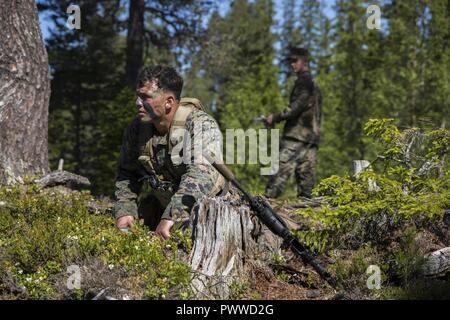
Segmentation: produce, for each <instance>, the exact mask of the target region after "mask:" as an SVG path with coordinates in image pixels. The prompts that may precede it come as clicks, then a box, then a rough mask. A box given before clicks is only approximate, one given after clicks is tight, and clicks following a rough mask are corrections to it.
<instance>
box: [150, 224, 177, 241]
mask: <svg viewBox="0 0 450 320" xmlns="http://www.w3.org/2000/svg"><path fill="white" fill-rule="evenodd" d="M173 224H174V222H173V221H172V220H167V219H162V220H161V222H160V223H159V224H158V226H157V227H156V230H155V233H156V234H157V235H158V236H160V237H162V238H163V239H169V237H170V229H172V226H173Z"/></svg>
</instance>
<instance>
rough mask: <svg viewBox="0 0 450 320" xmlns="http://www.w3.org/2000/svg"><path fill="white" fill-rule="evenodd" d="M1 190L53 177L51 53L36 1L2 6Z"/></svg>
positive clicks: (21, 0)
mask: <svg viewBox="0 0 450 320" xmlns="http://www.w3.org/2000/svg"><path fill="white" fill-rule="evenodd" d="M0 30H1V32H0V184H5V183H11V182H14V181H15V180H16V179H20V177H21V176H23V175H25V174H38V173H39V174H40V173H42V174H43V173H47V172H48V169H49V168H48V152H47V126H48V125H47V121H48V104H49V97H50V81H49V75H48V58H47V52H46V50H45V47H44V43H43V40H42V35H41V31H40V28H39V21H38V16H37V7H36V4H35V2H34V1H33V0H9V1H1V2H0Z"/></svg>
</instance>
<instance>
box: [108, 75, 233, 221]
mask: <svg viewBox="0 0 450 320" xmlns="http://www.w3.org/2000/svg"><path fill="white" fill-rule="evenodd" d="M158 68H159V69H158ZM161 68H168V67H160V66H157V67H153V69H152V70H150V71H148V72H147V73H150V74H151V75H150V76H147V78H150V79H151V78H152V77H155V76H154V75H153V74H156V75H157V77H159V76H160V75H158V74H159V73H161ZM155 69H156V71H155ZM172 70H173V69H172ZM160 77H162V76H160ZM144 81H145V77H144V80H143V82H144ZM179 92H181V89H180V90H179ZM144 99H145V97H144ZM149 101H151V100H149ZM166 106H167V105H166ZM175 107H176V111H175V112H174V116H173V119H171V123H169V124H168V127H169V130H168V131H167V132H165V133H161V132H158V130H157V128H156V126H155V125H154V124H153V123H149V122H148V121H145V119H144V118H145V117H144V118H142V119H140V118H139V117H136V118H135V119H134V120H133V122H132V123H131V124H130V125H129V126H128V127H127V128H126V130H125V132H124V135H123V141H122V147H121V151H120V158H119V164H118V168H117V178H116V184H115V187H116V191H115V196H116V199H117V201H116V205H115V210H114V213H115V217H116V219H120V218H121V217H124V216H132V217H134V218H135V219H138V218H141V219H144V223H145V224H146V225H148V226H149V227H150V228H151V229H153V230H155V229H157V226H158V225H159V224H160V222H161V221H163V220H170V221H173V222H174V223H175V226H178V227H180V226H181V225H182V224H183V223H185V222H186V221H188V220H189V218H190V213H191V210H192V208H193V206H194V204H195V203H196V201H197V200H198V199H200V198H201V197H203V196H214V195H216V194H217V193H218V192H220V191H221V189H222V188H223V186H224V184H225V181H224V179H223V177H222V176H221V175H220V174H219V173H218V172H217V170H215V169H214V168H213V167H212V165H211V164H209V163H208V162H206V161H202V159H201V154H202V153H203V152H205V150H206V149H207V148H209V150H208V151H211V152H213V153H215V154H216V155H217V154H218V152H220V150H221V134H220V130H219V127H218V125H217V123H216V121H215V120H214V119H213V118H212V117H211V116H210V115H209V114H207V113H206V112H204V111H203V110H202V106H201V104H200V102H199V101H198V100H197V99H192V98H188V99H186V98H184V99H181V100H180V101H176V102H175ZM140 110H141V111H142V108H140ZM150 116H151V115H150ZM199 145H201V146H202V147H201V148H198V147H199ZM177 146H178V147H179V146H182V148H178V147H177ZM183 159H184V160H187V161H181V160H183ZM150 173H152V174H154V175H155V176H156V177H157V179H158V181H159V182H161V183H162V184H165V185H166V186H167V185H169V186H170V189H169V190H167V189H164V188H161V189H158V188H152V186H151V185H150V183H149V180H148V179H145V177H146V176H148V175H149V174H150Z"/></svg>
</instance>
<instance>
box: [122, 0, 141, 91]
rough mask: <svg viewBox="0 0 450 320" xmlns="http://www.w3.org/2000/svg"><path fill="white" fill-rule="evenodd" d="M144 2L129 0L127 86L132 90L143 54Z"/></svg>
mask: <svg viewBox="0 0 450 320" xmlns="http://www.w3.org/2000/svg"><path fill="white" fill-rule="evenodd" d="M144 10H145V2H144V0H130V9H129V18H128V35H127V65H126V81H127V85H128V86H129V87H130V88H132V89H134V88H135V87H136V79H137V77H138V73H139V69H140V68H141V66H142V59H143V54H144Z"/></svg>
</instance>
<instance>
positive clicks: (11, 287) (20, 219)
mask: <svg viewBox="0 0 450 320" xmlns="http://www.w3.org/2000/svg"><path fill="white" fill-rule="evenodd" d="M50 190H51V189H50ZM92 200H93V199H92V197H91V196H90V194H89V193H86V192H73V193H69V194H62V193H59V192H51V191H48V190H41V189H40V188H39V187H37V186H36V185H34V184H26V185H16V186H13V187H2V188H0V297H2V298H5V299H58V298H88V296H89V294H92V292H91V291H94V293H95V291H96V290H97V291H100V290H101V289H102V287H103V286H109V287H117V288H119V287H121V288H125V289H129V290H128V291H129V292H130V293H129V294H131V295H132V296H133V297H141V298H145V297H146V298H152V299H154V298H164V297H167V298H180V297H181V298H187V297H189V294H190V292H189V283H190V278H191V274H190V268H189V266H188V265H187V264H185V263H183V262H182V261H181V259H179V257H178V254H179V252H180V251H179V250H178V246H179V244H182V245H183V247H186V248H189V247H190V245H191V244H190V238H189V235H188V234H182V233H181V232H177V233H176V235H175V237H173V239H171V240H169V241H162V240H160V239H159V238H158V237H156V236H154V235H153V233H152V232H150V231H149V230H148V229H147V228H145V227H143V226H141V225H140V224H136V225H135V227H133V229H132V230H131V232H130V233H128V234H125V233H122V232H120V231H119V230H118V229H117V228H116V227H115V226H114V220H113V218H112V217H111V216H110V215H108V214H92V213H90V212H89V210H88V208H87V206H86V204H87V203H88V202H89V201H92ZM181 252H182V251H181ZM70 265H78V266H79V267H80V270H81V288H80V290H69V289H68V288H67V285H66V283H67V279H68V277H69V275H68V274H67V267H68V266H70ZM94 273H96V274H97V276H96V277H93V276H92V274H94ZM90 275H91V276H90ZM130 290H131V291H130Z"/></svg>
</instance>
